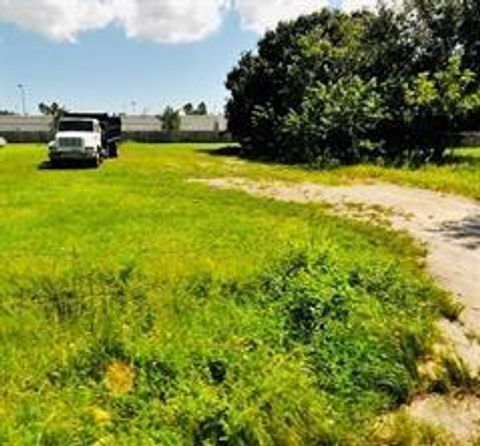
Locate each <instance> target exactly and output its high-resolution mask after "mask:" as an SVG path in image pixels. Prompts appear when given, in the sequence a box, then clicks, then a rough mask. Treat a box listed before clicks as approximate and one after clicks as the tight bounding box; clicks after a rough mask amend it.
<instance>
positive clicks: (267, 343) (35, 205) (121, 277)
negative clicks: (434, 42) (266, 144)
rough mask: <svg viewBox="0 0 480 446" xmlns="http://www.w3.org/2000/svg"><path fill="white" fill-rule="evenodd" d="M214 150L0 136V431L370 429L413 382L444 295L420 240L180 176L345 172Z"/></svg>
mask: <svg viewBox="0 0 480 446" xmlns="http://www.w3.org/2000/svg"><path fill="white" fill-rule="evenodd" d="M215 149H216V147H215V146H212V145H210V146H201V147H200V146H193V145H164V146H155V145H152V146H149V145H138V144H127V145H125V146H124V148H123V153H122V157H121V158H120V159H119V160H115V161H109V162H107V163H106V164H105V165H104V166H103V167H102V168H101V169H100V170H88V169H87V170H75V169H71V170H45V169H39V166H40V165H41V162H42V160H43V159H44V157H45V155H46V150H45V148H44V147H42V146H33V145H29V146H27V145H25V146H10V147H8V148H6V149H2V150H0V259H1V265H2V267H1V269H0V444H6V445H19V444H22V445H87V444H88V445H93V444H98V445H100V444H101V445H110V444H111V445H131V444H135V445H157V444H162V445H190V444H192V445H212V444H213V445H316V444H338V443H342V444H355V443H358V444H364V442H365V441H366V438H369V439H370V440H371V441H372V442H373V440H372V438H373V437H372V429H373V427H374V425H375V420H376V419H377V416H378V415H380V414H383V413H385V412H387V411H389V410H391V409H393V408H396V407H398V406H399V405H400V404H401V403H403V402H405V401H408V400H409V398H411V397H412V395H414V394H415V393H416V392H417V391H419V380H418V374H417V367H416V361H417V359H418V358H419V357H421V356H422V355H424V354H426V353H427V352H428V349H429V347H430V345H431V343H432V342H433V341H434V339H435V338H434V336H432V333H433V328H432V327H433V322H434V320H435V318H436V317H437V316H438V315H439V314H440V313H444V314H446V313H448V312H450V311H451V306H450V302H449V300H448V299H447V298H446V297H445V296H444V294H443V293H441V292H440V291H438V290H437V289H436V288H435V287H433V286H432V284H431V283H430V281H429V279H428V278H427V277H426V276H425V275H424V274H423V272H422V271H421V267H420V263H421V260H422V259H421V254H422V253H421V251H420V250H419V249H417V248H416V247H414V246H413V245H412V244H411V243H410V241H409V240H408V239H407V238H406V237H404V236H403V235H399V234H393V233H391V232H389V231H387V230H383V229H379V228H375V229H374V228H372V227H369V226H366V225H364V224H361V223H353V222H347V221H344V220H341V219H339V218H335V217H330V216H327V215H326V214H325V213H324V211H323V210H322V208H321V207H319V206H314V205H296V204H289V203H280V202H275V201H273V200H267V199H258V198H252V197H249V196H247V195H246V194H243V193H240V192H234V191H217V190H211V189H209V188H208V187H206V186H204V185H201V184H194V183H191V182H189V181H188V180H190V179H195V178H208V177H221V176H248V177H252V178H276V179H285V180H291V181H299V180H303V179H315V178H318V177H320V176H321V175H324V176H325V178H327V177H328V178H330V181H336V180H335V179H334V176H335V174H334V172H329V173H326V174H319V173H312V172H302V171H301V170H300V169H297V168H285V167H279V166H268V165H261V164H256V163H250V162H242V161H238V160H236V159H233V158H226V157H221V156H213V153H215ZM358 169H361V168H358ZM445 169H452V168H449V167H446V168H445ZM462 169H463V167H462ZM465 169H466V171H467V172H468V171H469V167H468V166H466V167H465ZM349 172H357V173H358V172H360V170H357V171H355V170H354V169H353V170H348V169H347V170H345V175H346V176H350V173H349ZM462 172H463V171H462ZM357 173H355V174H354V175H353V174H352V175H353V176H355V177H356V176H357ZM408 175H418V177H420V174H419V173H418V172H417V173H412V174H410V173H405V178H407V177H408ZM432 175H433V174H432ZM389 176H390V174H385V178H387V177H389ZM459 176H461V177H462V178H463V173H462V174H461V175H459ZM340 177H342V175H340ZM473 177H478V172H476V171H475V172H473V173H472V178H473ZM406 181H409V180H408V179H407V180H406ZM412 181H414V182H417V180H412ZM425 181H427V180H425ZM428 181H430V180H428ZM461 181H463V179H462V180H461ZM453 183H455V184H460V183H461V182H457V180H455V181H453V180H452V181H451V182H449V184H453ZM435 187H436V186H435ZM442 187H443V186H442ZM448 187H449V188H450V186H448ZM462 187H463V186H462ZM468 187H469V189H468V191H465V192H466V193H467V194H469V195H472V196H475V195H476V194H477V192H478V189H475V188H476V187H478V186H474V185H472V184H470V185H468ZM472 190H473V192H472ZM475 190H477V192H475ZM458 192H464V191H463V189H462V188H461V187H459V189H458Z"/></svg>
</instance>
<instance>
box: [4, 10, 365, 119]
mask: <svg viewBox="0 0 480 446" xmlns="http://www.w3.org/2000/svg"><path fill="white" fill-rule="evenodd" d="M2 1H3V2H4V3H5V2H6V4H7V13H6V17H3V18H2V12H1V11H0V66H1V69H0V109H4V108H5V109H10V110H14V111H20V108H21V105H20V94H19V90H18V88H17V84H19V83H22V84H24V85H25V86H26V92H27V105H28V106H27V108H28V111H29V113H37V105H38V103H39V102H41V101H53V100H56V101H59V102H60V103H63V104H65V105H66V106H67V107H68V108H70V109H75V110H108V111H112V112H113V111H115V112H128V113H131V112H132V110H133V109H134V108H135V110H136V112H137V113H140V112H143V111H146V112H147V113H158V112H159V111H160V110H161V109H163V108H164V107H165V106H166V105H168V104H172V105H175V106H181V105H183V104H184V103H186V102H188V101H191V102H194V103H198V102H199V101H201V100H205V101H206V102H207V103H208V105H209V107H210V109H211V110H213V111H216V112H220V111H221V110H222V108H223V104H224V102H225V98H226V96H227V92H226V90H225V88H224V86H223V84H224V81H225V77H226V73H227V72H228V71H229V69H230V68H231V67H232V66H233V65H234V64H235V62H236V61H237V60H238V58H239V56H240V54H241V53H242V52H243V51H246V50H249V49H251V48H254V46H255V44H256V41H257V40H258V38H259V36H260V34H261V32H262V30H263V28H264V27H266V26H270V27H271V26H272V23H273V22H272V20H273V21H274V22H275V21H276V19H275V17H273V16H272V14H269V11H268V10H267V9H266V7H265V5H266V3H268V1H270V2H273V3H275V2H277V3H276V9H277V10H278V9H279V5H280V3H282V2H284V3H286V6H285V8H284V11H281V13H282V14H284V15H285V14H289V17H290V16H292V15H295V11H293V10H292V8H293V9H294V7H292V4H291V1H293V0H257V1H259V2H260V1H265V2H266V3H264V4H263V8H260V9H263V10H260V11H259V10H257V9H258V8H257V9H255V8H256V6H255V3H254V2H252V0H242V1H244V3H245V7H244V9H243V10H240V9H239V11H240V12H242V13H243V14H244V15H243V16H242V15H241V13H240V12H239V11H236V10H233V9H226V8H225V10H222V15H221V16H219V17H221V21H220V20H218V21H217V22H218V23H217V22H214V20H213V19H215V17H213V19H212V18H211V17H210V15H208V16H207V15H206V11H205V5H206V3H203V4H202V6H203V8H202V9H201V10H199V12H198V15H197V16H193V17H191V16H190V15H189V14H188V15H181V14H179V13H177V12H176V11H174V12H172V11H170V10H168V11H166V12H165V9H163V10H162V11H152V9H151V8H150V10H146V13H148V14H150V15H151V14H153V13H157V14H162V15H161V16H159V18H158V19H156V18H155V20H159V21H160V22H161V23H164V27H163V31H162V33H160V34H158V33H156V26H155V25H156V22H155V21H153V20H152V23H153V25H154V26H153V27H151V28H148V20H147V21H144V20H142V21H141V23H142V24H143V23H146V25H145V28H142V27H140V26H139V25H138V24H135V22H133V19H125V21H124V23H125V26H122V24H121V23H120V21H119V20H113V19H107V18H103V16H101V12H98V17H99V18H98V22H95V23H93V22H91V21H88V22H87V21H79V22H78V23H77V22H76V21H73V20H72V21H70V22H68V24H69V27H68V28H65V27H62V28H55V25H56V24H57V22H56V21H57V20H58V21H61V20H63V19H64V18H63V17H62V16H61V14H62V10H61V9H58V10H53V9H52V11H51V13H49V15H47V14H44V16H41V15H38V16H37V15H35V14H33V13H32V9H31V8H29V9H28V11H26V10H25V9H24V10H21V11H18V8H16V9H15V6H14V2H15V1H17V0H0V6H1V3H2ZM9 1H11V3H10V4H9V3H8V2H9ZM23 1H26V2H30V5H31V7H34V6H35V5H34V3H41V0H23ZM62 1H63V2H65V1H66V2H67V3H68V2H69V1H71V2H74V1H77V0H62ZM82 1H83V2H85V1H87V0H82ZM88 1H89V2H95V1H100V0H88ZM107 1H124V2H126V1H141V0H107ZM147 1H148V0H147ZM150 1H152V0H150ZM153 1H154V2H155V1H157V2H159V3H162V2H164V3H165V2H167V3H168V1H169V0H153ZM177 1H182V0H177ZM185 1H186V2H190V3H193V4H194V3H195V2H197V3H198V2H200V3H202V2H207V1H208V2H210V3H212V4H213V2H222V1H228V0H185ZM237 1H240V0H237ZM296 1H303V3H304V5H307V3H308V5H310V6H308V5H307V6H305V8H308V7H310V8H311V5H313V4H314V3H315V2H317V3H319V2H320V3H321V2H323V1H326V0H296ZM249 2H250V3H249ZM288 2H290V3H288ZM287 3H288V4H287ZM357 3H358V2H357ZM357 3H355V5H357ZM17 4H18V3H17ZM84 4H85V3H83V4H82V6H83V5H84ZM92 4H93V3H92ZM72 5H73V4H72ZM298 5H300V4H298ZM38 6H41V5H38ZM156 6H158V3H157V4H156ZM8 7H10V10H8ZM212 7H215V6H212ZM238 8H240V6H239V7H238ZM297 9H298V8H297ZM70 11H71V8H70ZM87 12H88V17H89V20H90V17H91V14H92V10H88V11H87ZM301 12H304V11H301ZM9 13H10V15H9ZM26 13H27V14H26ZM81 13H83V12H79V14H81ZM28 14H30V15H31V17H30V16H27V17H26V15H28ZM78 17H80V18H81V16H78ZM76 18H77V16H76V17H75V19H76ZM42 20H44V21H45V25H43V24H42V22H41V21H42ZM79 20H80V19H79ZM128 20H129V21H128ZM162 20H163V22H162ZM62 23H64V21H63V22H62ZM85 23H88V25H85ZM89 27H91V28H92V29H89ZM152 30H153V31H152ZM73 40H76V41H75V42H74V41H73ZM132 102H135V103H136V105H135V106H134V105H133V104H132Z"/></svg>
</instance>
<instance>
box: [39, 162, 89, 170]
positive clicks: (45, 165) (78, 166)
mask: <svg viewBox="0 0 480 446" xmlns="http://www.w3.org/2000/svg"><path fill="white" fill-rule="evenodd" d="M97 168H98V167H97V166H94V165H92V164H88V163H82V162H80V161H77V162H62V163H54V164H52V162H50V161H42V162H41V163H40V164H39V165H38V166H37V169H38V170H95V169H97Z"/></svg>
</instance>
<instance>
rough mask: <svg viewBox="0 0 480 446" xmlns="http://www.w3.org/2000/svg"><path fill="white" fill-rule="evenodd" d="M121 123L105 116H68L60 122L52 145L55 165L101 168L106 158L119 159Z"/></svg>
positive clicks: (52, 158) (83, 114)
mask: <svg viewBox="0 0 480 446" xmlns="http://www.w3.org/2000/svg"><path fill="white" fill-rule="evenodd" d="M121 137H122V121H121V118H120V117H118V116H110V115H108V114H106V113H65V114H64V115H63V116H62V118H61V119H60V120H59V121H58V124H57V128H56V132H55V138H54V140H53V141H52V142H51V143H50V144H49V157H50V162H51V164H52V165H58V164H61V163H64V162H73V161H77V162H80V161H81V162H85V163H88V164H89V165H92V166H94V167H98V166H100V164H101V163H102V162H103V160H104V159H106V158H117V157H118V155H119V151H118V147H119V144H120V141H121Z"/></svg>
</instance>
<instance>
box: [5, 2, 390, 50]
mask: <svg viewBox="0 0 480 446" xmlns="http://www.w3.org/2000/svg"><path fill="white" fill-rule="evenodd" d="M388 1H395V0H388ZM328 4H329V0H0V22H2V21H3V22H9V23H14V24H16V25H18V26H20V27H22V28H24V29H27V30H31V31H35V32H38V33H41V34H43V35H45V36H47V37H49V38H51V39H53V40H56V41H74V40H75V39H76V37H77V36H78V35H79V34H80V33H82V32H85V31H90V30H94V29H101V28H103V27H105V26H107V25H108V24H111V23H116V24H118V25H120V26H121V27H123V28H124V29H125V31H126V33H127V35H128V36H129V37H134V38H140V39H145V40H150V41H154V42H161V43H171V42H192V41H195V40H200V39H202V38H205V37H207V36H208V35H210V34H212V33H213V32H215V31H216V30H217V29H218V28H219V27H220V25H221V23H222V20H223V18H224V13H225V11H226V10H231V9H234V10H235V11H236V12H237V13H238V14H239V15H240V17H241V21H242V24H243V26H244V28H246V29H249V30H253V31H256V32H259V33H261V32H263V31H265V30H266V29H270V28H273V27H275V26H276V25H277V23H278V22H279V21H280V20H288V19H293V18H295V17H297V16H299V15H301V14H307V13H310V12H312V11H315V10H318V9H320V8H322V7H325V6H328ZM375 4H376V0H343V5H342V7H343V9H345V10H348V11H351V10H354V9H358V8H360V7H362V6H365V7H373V6H375Z"/></svg>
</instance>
